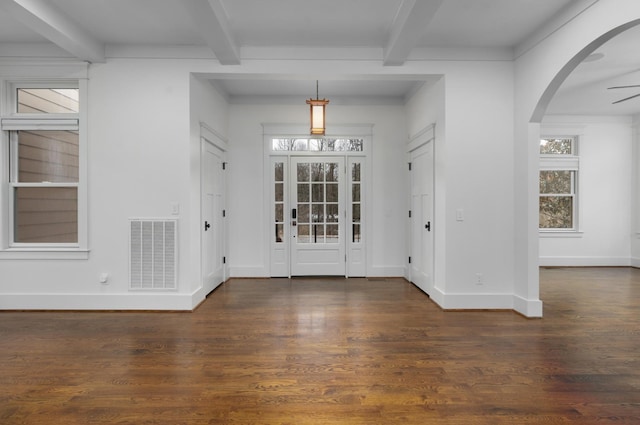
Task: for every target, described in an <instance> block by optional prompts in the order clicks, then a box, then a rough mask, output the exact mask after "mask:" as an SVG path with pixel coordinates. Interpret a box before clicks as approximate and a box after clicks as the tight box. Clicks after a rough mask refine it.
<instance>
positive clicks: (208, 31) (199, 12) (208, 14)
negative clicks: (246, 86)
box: [184, 0, 240, 65]
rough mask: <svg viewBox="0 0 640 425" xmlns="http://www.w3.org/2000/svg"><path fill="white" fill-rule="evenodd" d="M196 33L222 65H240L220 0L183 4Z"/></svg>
mask: <svg viewBox="0 0 640 425" xmlns="http://www.w3.org/2000/svg"><path fill="white" fill-rule="evenodd" d="M184 5H185V7H186V8H187V10H188V12H189V13H190V14H191V17H192V18H193V21H194V23H195V24H196V28H197V30H198V33H199V34H200V36H201V37H202V38H203V40H204V41H205V43H207V46H209V48H210V49H211V50H212V51H213V53H214V54H215V55H216V58H217V59H218V61H219V62H220V63H221V64H222V65H240V53H239V50H240V49H238V46H237V45H236V42H235V40H234V38H233V34H232V33H231V29H230V28H229V20H228V18H227V13H226V12H225V10H224V7H223V6H222V2H221V0H189V1H186V2H185V3H184Z"/></svg>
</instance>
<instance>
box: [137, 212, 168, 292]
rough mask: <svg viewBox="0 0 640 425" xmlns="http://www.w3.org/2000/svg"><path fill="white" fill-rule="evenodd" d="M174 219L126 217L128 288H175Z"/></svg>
mask: <svg viewBox="0 0 640 425" xmlns="http://www.w3.org/2000/svg"><path fill="white" fill-rule="evenodd" d="M177 227H178V226H177V220H167V219H130V220H129V289H133V290H138V289H149V290H158V289H176V288H177V273H176V268H177V267H176V266H177V249H176V243H177V236H178V229H177Z"/></svg>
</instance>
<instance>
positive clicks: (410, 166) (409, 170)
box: [409, 163, 411, 171]
mask: <svg viewBox="0 0 640 425" xmlns="http://www.w3.org/2000/svg"><path fill="white" fill-rule="evenodd" d="M409 171H411V163H409Z"/></svg>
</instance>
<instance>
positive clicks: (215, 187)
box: [202, 141, 225, 293]
mask: <svg viewBox="0 0 640 425" xmlns="http://www.w3.org/2000/svg"><path fill="white" fill-rule="evenodd" d="M203 143H204V152H203V157H204V160H203V179H202V221H203V222H202V232H203V237H202V241H203V242H202V245H203V246H202V270H203V286H204V288H205V292H206V293H209V292H211V291H212V290H213V289H215V288H216V287H217V286H218V285H219V284H220V283H222V282H223V281H224V279H225V276H224V260H223V259H224V255H225V254H224V237H225V232H224V173H223V164H224V152H223V151H221V150H220V149H219V148H217V147H216V146H214V145H213V144H211V143H209V142H206V141H205V142H203Z"/></svg>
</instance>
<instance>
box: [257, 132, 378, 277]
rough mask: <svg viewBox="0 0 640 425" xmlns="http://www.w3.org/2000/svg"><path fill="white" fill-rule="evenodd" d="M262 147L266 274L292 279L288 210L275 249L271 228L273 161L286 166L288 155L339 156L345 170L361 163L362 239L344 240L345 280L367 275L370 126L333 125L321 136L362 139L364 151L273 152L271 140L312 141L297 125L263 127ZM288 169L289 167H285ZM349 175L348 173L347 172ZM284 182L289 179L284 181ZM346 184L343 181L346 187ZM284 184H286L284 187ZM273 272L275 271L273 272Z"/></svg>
mask: <svg viewBox="0 0 640 425" xmlns="http://www.w3.org/2000/svg"><path fill="white" fill-rule="evenodd" d="M263 130H264V134H263V139H264V140H263V143H264V144H263V146H264V174H263V175H264V178H263V193H264V194H265V196H264V211H266V212H267V214H264V216H265V221H264V252H265V258H266V267H267V272H268V273H269V275H270V276H288V277H291V265H290V258H291V250H290V246H289V245H290V244H289V243H288V241H289V239H290V231H291V217H290V215H291V214H290V211H289V212H285V214H284V220H285V222H284V228H285V232H284V240H286V241H287V243H286V244H284V246H282V245H280V246H276V245H275V244H274V238H275V229H274V223H275V221H274V216H275V214H274V204H273V202H274V184H273V183H274V180H273V167H274V165H273V164H274V161H284V162H286V164H287V165H286V167H288V164H289V157H290V156H311V157H313V156H323V157H330V156H341V157H343V158H345V164H346V165H347V167H350V166H351V164H352V162H353V161H356V160H357V158H360V162H361V164H362V167H363V170H362V175H363V176H362V182H361V191H362V199H363V201H362V204H363V206H364V208H363V210H362V211H361V214H362V223H361V230H360V231H361V235H362V236H361V239H360V241H359V243H357V244H352V243H349V241H346V243H347V246H346V256H347V262H346V263H347V264H346V271H345V273H346V277H349V276H368V275H369V274H370V270H369V267H370V264H371V255H372V250H371V247H370V244H371V238H370V237H368V235H371V223H372V220H370V219H369V217H371V211H370V210H371V205H372V203H371V202H370V200H371V199H372V194H371V191H372V188H371V184H369V182H371V178H372V173H371V154H370V152H371V143H372V139H373V135H372V132H373V124H351V125H341V126H332V128H331V131H330V132H329V131H328V132H327V134H326V135H325V136H324V137H325V138H336V139H338V138H359V139H363V140H364V148H363V151H358V152H304V151H276V150H273V149H272V139H274V138H288V139H291V138H294V139H295V138H311V137H310V136H309V134H308V131H309V128H308V126H307V125H299V124H263ZM287 169H288V168H287ZM348 172H350V171H348ZM288 173H289V174H290V173H291V170H288ZM286 180H287V182H288V181H289V178H288V176H287V178H286ZM347 181H350V180H348V179H347V180H346V181H345V184H346V182H347ZM286 186H287V185H286V184H285V187H286ZM284 196H285V199H286V204H287V205H288V204H289V194H288V190H287V193H286V194H285V195H284ZM346 203H347V209H348V210H350V205H351V193H350V191H349V190H347V196H346ZM346 215H347V217H346V218H344V217H343V219H344V220H345V223H346V226H351V219H352V216H351V211H348V212H347V214H346ZM345 234H347V235H348V236H349V237H350V234H351V233H350V232H349V231H347V229H346V227H345ZM274 270H276V271H277V272H275V273H274Z"/></svg>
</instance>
